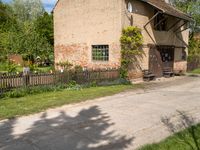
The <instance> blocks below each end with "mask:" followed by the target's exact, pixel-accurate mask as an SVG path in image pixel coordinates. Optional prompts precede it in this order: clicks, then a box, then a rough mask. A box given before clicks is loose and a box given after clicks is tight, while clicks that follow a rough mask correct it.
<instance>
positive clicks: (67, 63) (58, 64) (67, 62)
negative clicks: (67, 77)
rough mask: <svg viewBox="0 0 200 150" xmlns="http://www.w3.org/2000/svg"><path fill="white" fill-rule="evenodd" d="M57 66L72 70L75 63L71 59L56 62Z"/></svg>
mask: <svg viewBox="0 0 200 150" xmlns="http://www.w3.org/2000/svg"><path fill="white" fill-rule="evenodd" d="M56 65H57V66H59V67H61V68H62V69H64V70H65V71H66V70H70V69H71V68H72V66H73V64H71V63H70V62H69V61H65V62H59V63H57V64H56Z"/></svg>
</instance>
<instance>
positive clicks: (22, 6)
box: [11, 0, 45, 22]
mask: <svg viewBox="0 0 200 150" xmlns="http://www.w3.org/2000/svg"><path fill="white" fill-rule="evenodd" d="M11 6H12V9H13V12H14V15H15V16H16V17H17V19H18V20H19V21H21V22H25V21H30V20H35V19H37V18H38V17H40V16H42V15H43V14H44V12H45V11H44V7H43V5H42V2H41V0H13V1H12V3H11Z"/></svg>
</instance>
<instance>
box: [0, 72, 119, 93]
mask: <svg viewBox="0 0 200 150" xmlns="http://www.w3.org/2000/svg"><path fill="white" fill-rule="evenodd" d="M118 78H119V71H118V70H116V69H112V70H91V71H81V72H73V71H68V72H63V73H60V72H55V73H37V74H29V75H22V74H15V73H9V74H0V94H2V93H4V92H6V91H10V90H12V89H15V88H20V87H30V86H44V85H56V84H62V83H65V84H67V83H69V82H70V81H72V80H73V81H76V82H77V83H78V84H85V83H90V82H94V81H95V82H97V83H98V82H101V81H104V80H115V79H118Z"/></svg>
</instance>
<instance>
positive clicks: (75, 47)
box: [55, 43, 121, 69]
mask: <svg viewBox="0 0 200 150" xmlns="http://www.w3.org/2000/svg"><path fill="white" fill-rule="evenodd" d="M91 51H92V49H91V45H88V44H86V43H83V44H72V45H59V46H56V47H55V63H59V62H65V61H69V62H70V63H72V64H73V65H74V66H75V65H80V66H82V67H86V68H88V69H101V68H119V67H120V61H121V54H120V46H119V45H118V44H114V43H112V44H110V45H109V55H110V57H109V61H105V62H104V61H93V60H92V55H91V54H92V53H91Z"/></svg>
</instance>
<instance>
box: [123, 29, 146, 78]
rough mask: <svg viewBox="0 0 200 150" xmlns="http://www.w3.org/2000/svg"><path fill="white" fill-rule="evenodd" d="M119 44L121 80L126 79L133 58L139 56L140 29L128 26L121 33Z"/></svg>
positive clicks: (141, 42) (141, 39)
mask: <svg viewBox="0 0 200 150" xmlns="http://www.w3.org/2000/svg"><path fill="white" fill-rule="evenodd" d="M120 42H121V57H122V58H121V68H120V75H121V78H127V75H128V67H129V65H130V64H131V63H133V62H134V60H135V57H136V56H137V55H140V54H141V46H142V44H143V37H142V34H141V29H139V28H138V27H133V26H129V27H127V28H125V29H123V31H122V36H121V39H120Z"/></svg>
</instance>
